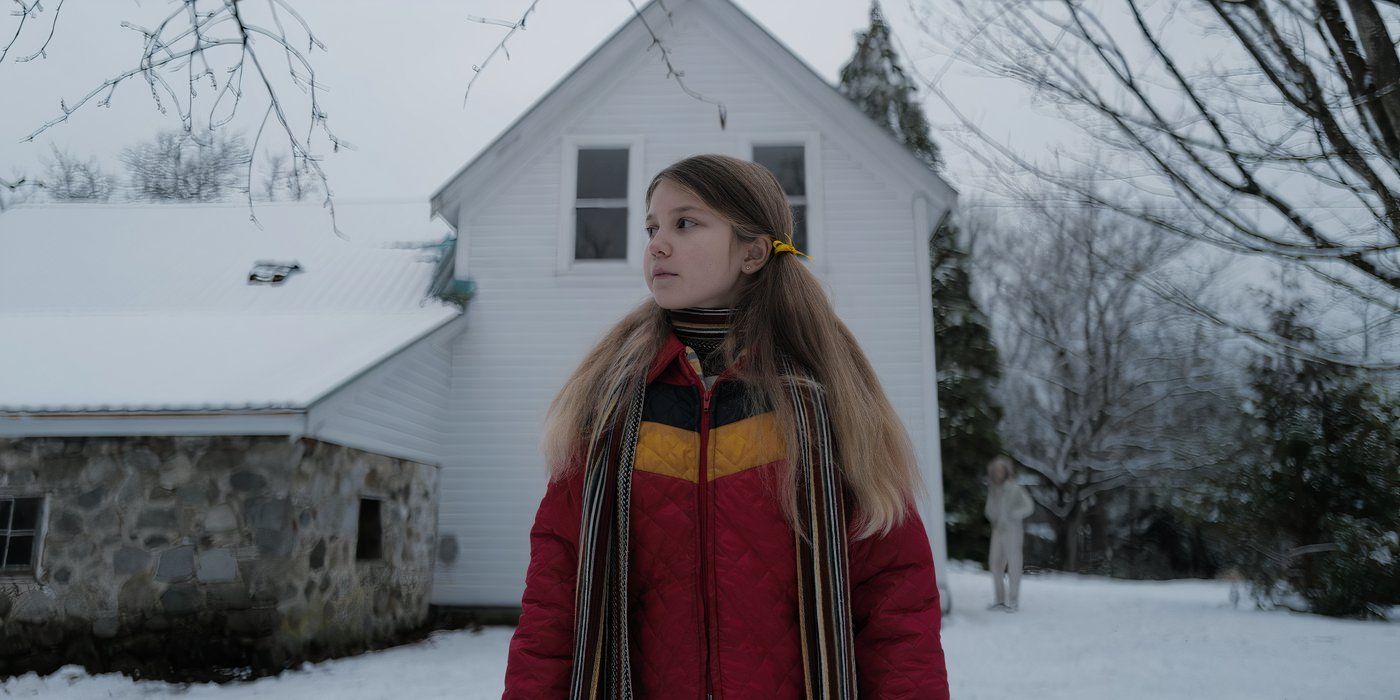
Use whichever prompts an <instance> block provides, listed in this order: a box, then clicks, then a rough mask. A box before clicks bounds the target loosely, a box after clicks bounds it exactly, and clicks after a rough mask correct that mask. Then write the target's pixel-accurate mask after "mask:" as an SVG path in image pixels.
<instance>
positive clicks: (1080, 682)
mask: <svg viewBox="0 0 1400 700" xmlns="http://www.w3.org/2000/svg"><path fill="white" fill-rule="evenodd" d="M949 575H950V581H951V584H952V596H953V603H954V611H953V614H952V615H951V616H949V617H948V618H946V619H945V621H944V630H943V645H944V648H945V651H946V653H947V658H948V672H949V675H950V677H951V684H952V690H953V697H954V698H958V699H959V700H976V699H978V698H998V699H1000V698H1034V699H1035V700H1045V699H1048V698H1076V699H1078V700H1097V699H1099V698H1113V699H1115V700H1117V699H1119V698H1133V699H1134V700H1138V699H1149V698H1191V699H1192V700H1206V699H1214V698H1269V699H1270V700H1281V699H1284V698H1327V699H1328V700H1336V699H1341V698H1385V699H1386V700H1394V699H1396V698H1400V624H1397V623H1393V622H1391V623H1386V622H1357V621H1349V620H1334V619H1329V618H1324V617H1318V616H1313V615H1301V614H1297V613H1291V612H1285V611H1271V612H1265V611H1259V610H1255V609H1254V607H1253V605H1252V604H1251V603H1250V602H1249V601H1248V597H1247V596H1246V597H1245V598H1244V599H1243V600H1241V602H1240V606H1239V607H1238V608H1235V607H1233V606H1232V605H1231V604H1230V600H1229V595H1230V587H1229V585H1228V584H1226V583H1221V582H1214V581H1170V582H1134V581H1115V580H1109V579H1103V578H1095V577H1086V576H1073V575H1064V574H1049V575H1043V576H1035V577H1027V578H1026V579H1025V581H1024V582H1023V584H1022V591H1021V609H1020V611H1019V612H1016V613H1005V612H999V611H997V612H993V611H988V610H985V609H984V608H985V606H986V605H987V604H988V603H990V602H991V598H992V590H991V589H992V587H991V581H990V579H988V578H987V577H986V574H985V573H983V572H981V571H978V570H976V569H975V568H973V567H971V566H969V565H967V564H963V563H958V562H955V563H954V564H953V565H952V566H951V567H950V571H949ZM511 631H512V630H511V629H510V628H500V627H496V628H487V629H486V630H485V631H484V632H482V633H480V634H472V633H470V632H439V633H437V634H435V635H433V636H432V637H431V638H430V639H428V640H426V641H424V642H421V643H418V644H413V645H409V646H403V647H398V648H394V649H389V650H385V651H380V652H375V653H371V654H365V655H363V656H360V657H356V658H353V659H343V660H337V661H330V662H326V663H321V664H315V665H309V664H308V665H306V666H304V667H303V668H301V669H299V670H296V671H290V672H286V673H283V674H282V675H280V676H278V677H275V678H264V679H260V680H257V681H253V682H248V683H231V684H226V685H222V686H219V685H212V684H195V685H185V686H181V685H170V684H165V683H153V682H133V681H131V680H130V679H128V678H126V677H124V676H119V675H115V674H108V675H103V676H90V675H88V674H86V673H84V672H83V671H82V670H81V669H79V668H76V667H67V668H65V669H62V670H60V671H59V672H57V673H54V674H52V675H50V676H47V677H44V678H37V677H35V676H34V675H32V674H31V675H28V676H22V677H19V678H14V679H10V680H9V681H6V682H4V683H0V694H3V695H5V696H7V697H8V696H14V697H64V698H90V697H97V698H135V697H152V696H157V697H158V696H166V695H171V696H174V695H178V696H181V697H189V698H203V697H218V698H245V697H287V698H306V697H312V698H320V697H328V698H336V700H356V699H359V698H461V699H467V698H499V697H500V695H501V679H502V676H503V674H504V672H505V653H506V647H507V645H508V644H509V642H510V635H511Z"/></svg>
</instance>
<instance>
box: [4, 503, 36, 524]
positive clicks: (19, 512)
mask: <svg viewBox="0 0 1400 700" xmlns="http://www.w3.org/2000/svg"><path fill="white" fill-rule="evenodd" d="M14 508H15V513H14V521H13V524H11V525H10V529H11V530H33V529H34V525H35V523H38V522H39V499H37V498H17V499H15V506H14Z"/></svg>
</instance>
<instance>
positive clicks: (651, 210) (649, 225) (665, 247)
mask: <svg viewBox="0 0 1400 700" xmlns="http://www.w3.org/2000/svg"><path fill="white" fill-rule="evenodd" d="M646 229H647V235H648V237H649V238H650V239H651V240H650V241H649V242H648V243H647V248H646V256H645V259H644V260H643V263H642V270H643V272H644V274H645V275H646V283H647V288H648V289H650V290H651V296H652V298H654V299H655V300H656V303H657V305H659V306H660V307H661V308H663V309H684V308H689V307H696V306H698V307H703V308H729V307H732V306H733V305H734V304H735V303H736V302H737V293H738V288H739V281H740V279H741V275H745V274H754V273H756V272H758V270H759V269H760V268H762V267H763V263H764V262H765V261H766V259H767V257H768V256H767V253H768V250H769V249H770V248H769V246H771V245H772V244H771V243H767V239H766V238H764V237H760V238H759V240H757V241H753V242H750V243H744V242H743V241H740V240H739V238H738V237H737V236H735V235H734V229H733V228H732V227H731V226H730V225H729V222H727V221H725V220H724V219H723V218H721V217H720V216H719V214H716V213H715V212H714V211H713V210H711V209H710V208H709V207H707V206H705V204H704V202H702V201H701V200H700V198H699V197H696V196H695V195H693V194H691V193H690V192H689V191H687V190H685V189H684V188H682V187H680V186H678V185H676V184H674V183H672V182H671V181H669V180H662V181H661V182H659V183H657V185H656V188H655V189H653V190H652V193H651V200H650V201H649V202H648V208H647V218H646Z"/></svg>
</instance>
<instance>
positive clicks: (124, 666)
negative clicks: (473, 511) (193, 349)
mask: <svg viewBox="0 0 1400 700" xmlns="http://www.w3.org/2000/svg"><path fill="white" fill-rule="evenodd" d="M0 496H7V497H31V496H43V497H44V510H43V512H41V516H40V528H41V530H40V538H41V540H40V541H41V543H42V544H41V546H40V548H39V549H38V551H37V555H36V557H37V568H36V570H35V571H33V572H32V573H27V574H20V575H3V576H0V677H3V676H8V675H14V674H16V673H23V672H26V671H29V670H36V671H39V672H41V673H43V672H49V671H51V670H53V669H56V668H57V667H58V666H60V665H62V664H65V663H79V664H83V665H86V666H88V667H89V668H90V669H92V670H95V671H107V670H116V671H124V672H128V673H131V674H132V675H137V676H172V675H173V676H182V675H183V676H186V677H197V676H198V674H199V673H200V672H201V670H202V671H203V672H206V673H208V674H209V677H210V678H220V677H228V675H229V674H230V673H231V672H232V671H231V670H232V669H239V668H242V669H245V670H244V671H242V672H243V673H248V672H251V673H252V674H253V675H261V674H262V673H267V672H274V671H275V670H277V669H279V668H282V667H286V666H288V665H292V664H295V663H299V662H300V661H301V660H304V659H312V658H324V657H326V656H335V655H341V654H346V653H353V652H355V651H358V650H361V649H364V648H369V647H373V646H378V645H380V644H382V643H385V642H386V641H388V640H393V639H394V638H395V637H396V636H397V635H399V634H401V633H402V632H403V631H404V630H406V629H411V628H417V627H419V626H421V625H423V624H424V623H425V621H426V618H427V614H428V599H429V593H430V587H431V584H432V571H433V554H434V540H435V535H436V528H437V470H436V468H435V467H432V466H428V465H423V464H418V463H415V462H410V461H406V460H402V459H394V458H390V457H384V456H381V455H376V454H372V453H369V452H364V451H362V450H357V449H353V448H347V447H342V446H339V445H335V444H331V443H325V442H320V441H317V440H313V439H310V438H301V439H288V438H287V437H285V436H280V437H279V436H267V437H264V436H249V437H245V436H217V437H43V438H21V439H0ZM361 498H374V499H380V500H381V502H380V505H379V510H380V521H381V528H382V550H381V558H379V559H359V560H357V559H356V538H357V529H358V525H359V509H360V502H361Z"/></svg>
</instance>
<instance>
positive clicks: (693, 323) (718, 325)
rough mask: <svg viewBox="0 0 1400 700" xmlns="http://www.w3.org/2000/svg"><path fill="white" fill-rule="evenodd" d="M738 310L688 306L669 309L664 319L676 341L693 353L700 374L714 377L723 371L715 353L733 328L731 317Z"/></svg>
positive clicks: (732, 317)
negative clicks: (702, 372) (666, 320)
mask: <svg viewBox="0 0 1400 700" xmlns="http://www.w3.org/2000/svg"><path fill="white" fill-rule="evenodd" d="M737 311H738V309H709V308H701V307H698V306H692V307H688V308H684V309H670V310H669V311H668V312H667V316H668V317H669V319H670V321H671V330H673V331H675V333H676V337H677V338H679V339H680V341H681V342H682V343H685V344H686V345H687V346H689V347H690V348H691V349H693V350H694V351H695V354H696V355H698V356H699V358H700V363H701V365H702V366H703V368H704V374H706V375H711V374H718V373H720V372H721V371H722V370H723V369H724V368H723V367H722V366H717V365H719V364H721V358H720V355H719V353H718V352H717V350H718V349H719V346H720V343H722V342H724V336H725V335H726V334H728V333H729V329H730V328H731V327H732V325H733V321H734V314H735V313H736V312H737Z"/></svg>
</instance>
